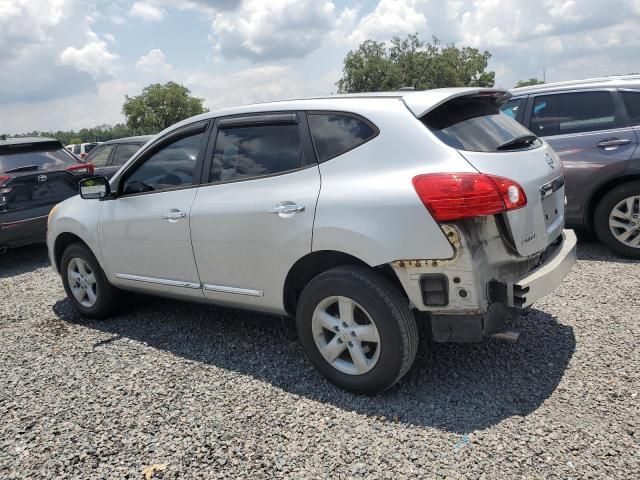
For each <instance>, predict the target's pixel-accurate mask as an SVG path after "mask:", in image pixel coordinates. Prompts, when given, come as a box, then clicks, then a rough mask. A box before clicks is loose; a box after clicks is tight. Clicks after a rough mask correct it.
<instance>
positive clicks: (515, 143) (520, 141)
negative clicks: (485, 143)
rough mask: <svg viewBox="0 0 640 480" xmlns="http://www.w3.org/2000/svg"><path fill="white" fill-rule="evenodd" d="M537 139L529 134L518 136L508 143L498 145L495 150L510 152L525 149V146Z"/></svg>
mask: <svg viewBox="0 0 640 480" xmlns="http://www.w3.org/2000/svg"><path fill="white" fill-rule="evenodd" d="M537 138H538V137H536V136H535V135H534V134H533V133H529V134H527V135H520V136H519V137H516V138H512V139H511V140H509V141H508V142H504V143H503V144H501V145H498V148H496V150H511V149H514V148H518V147H525V146H527V145H531V144H532V143H533V142H535V141H536V139H537Z"/></svg>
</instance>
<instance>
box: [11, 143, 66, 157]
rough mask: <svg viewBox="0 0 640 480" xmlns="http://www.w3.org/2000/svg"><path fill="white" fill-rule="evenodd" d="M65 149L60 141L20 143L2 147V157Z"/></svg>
mask: <svg viewBox="0 0 640 480" xmlns="http://www.w3.org/2000/svg"><path fill="white" fill-rule="evenodd" d="M59 148H63V146H62V144H61V143H60V142H59V141H58V140H50V141H49V140H47V141H43V142H24V143H23V142H20V143H11V144H9V145H6V144H5V145H0V155H2V154H5V155H7V154H11V153H16V152H20V151H28V152H33V151H40V150H57V149H59Z"/></svg>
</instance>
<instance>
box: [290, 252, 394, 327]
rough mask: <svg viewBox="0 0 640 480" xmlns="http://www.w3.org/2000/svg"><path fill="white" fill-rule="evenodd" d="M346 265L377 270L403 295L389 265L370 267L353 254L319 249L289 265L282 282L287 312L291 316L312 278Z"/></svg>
mask: <svg viewBox="0 0 640 480" xmlns="http://www.w3.org/2000/svg"><path fill="white" fill-rule="evenodd" d="M348 265H357V266H361V267H366V268H371V269H372V270H375V271H377V272H378V273H380V274H382V275H384V276H385V277H386V278H387V279H388V280H390V281H391V283H393V284H394V285H395V286H396V287H397V288H398V289H399V291H400V293H401V294H402V295H405V291H404V289H403V288H402V284H401V283H400V280H399V279H398V276H397V275H396V274H395V272H394V271H393V269H392V268H391V267H390V266H389V265H387V264H384V265H380V266H378V267H371V266H370V265H367V263H366V262H363V261H362V260H360V259H359V258H357V257H354V256H353V255H349V254H347V253H343V252H336V251H333V250H321V251H318V252H312V253H310V254H308V255H306V256H304V257H302V258H301V259H299V260H298V261H297V262H296V263H295V264H294V265H293V267H291V270H289V273H288V274H287V278H286V280H285V282H284V293H283V301H284V307H285V309H286V311H287V313H288V314H289V315H292V316H293V315H295V312H296V307H297V305H298V299H299V298H300V295H301V294H302V291H303V290H304V287H306V286H307V284H308V283H309V282H310V281H311V280H312V279H313V278H315V277H316V276H318V275H320V274H321V273H323V272H326V271H327V270H331V269H332V268H336V267H343V266H348Z"/></svg>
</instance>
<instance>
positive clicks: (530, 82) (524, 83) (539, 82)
mask: <svg viewBox="0 0 640 480" xmlns="http://www.w3.org/2000/svg"><path fill="white" fill-rule="evenodd" d="M543 83H544V82H543V81H542V80H539V79H537V78H530V79H529V80H518V83H516V88H519V87H531V86H533V85H542V84H543Z"/></svg>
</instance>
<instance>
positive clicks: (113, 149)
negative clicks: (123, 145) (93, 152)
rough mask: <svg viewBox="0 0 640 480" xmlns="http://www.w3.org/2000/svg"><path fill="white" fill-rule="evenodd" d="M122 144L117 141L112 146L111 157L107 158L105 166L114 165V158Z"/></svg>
mask: <svg viewBox="0 0 640 480" xmlns="http://www.w3.org/2000/svg"><path fill="white" fill-rule="evenodd" d="M119 145H120V144H118V143H116V144H114V145H112V146H111V151H110V152H109V158H107V164H106V165H105V167H112V166H113V159H114V158H115V156H116V150H118V147H119ZM96 148H98V147H96Z"/></svg>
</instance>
